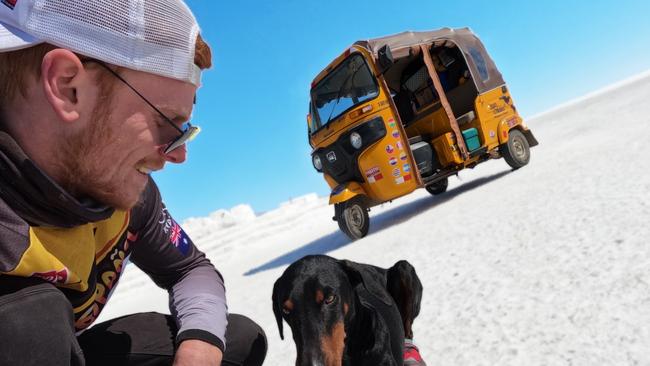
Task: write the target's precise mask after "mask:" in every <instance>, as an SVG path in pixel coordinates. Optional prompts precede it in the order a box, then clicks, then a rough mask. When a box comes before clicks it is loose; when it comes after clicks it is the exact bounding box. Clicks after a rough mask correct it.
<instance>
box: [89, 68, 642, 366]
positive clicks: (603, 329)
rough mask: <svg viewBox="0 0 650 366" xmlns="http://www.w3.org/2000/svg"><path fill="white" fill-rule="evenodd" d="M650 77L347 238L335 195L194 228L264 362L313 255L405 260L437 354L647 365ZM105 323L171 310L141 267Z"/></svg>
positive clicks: (423, 330) (282, 355) (284, 349)
mask: <svg viewBox="0 0 650 366" xmlns="http://www.w3.org/2000/svg"><path fill="white" fill-rule="evenodd" d="M648 99H650V74H644V75H641V76H639V77H637V78H634V79H631V80H628V81H626V82H623V83H620V84H618V85H616V86H613V87H611V88H608V89H607V90H603V91H601V92H598V93H594V94H592V95H589V96H587V97H585V98H581V99H580V100H577V101H574V102H571V103H568V104H565V105H563V106H560V107H558V108H556V109H555V110H553V111H550V112H547V113H544V114H542V115H539V116H536V117H533V118H531V119H529V120H528V121H527V123H528V125H529V127H530V128H531V129H532V130H533V132H534V133H535V135H536V137H537V139H538V140H539V141H540V145H539V146H537V147H535V148H533V149H532V159H531V162H530V164H529V165H528V166H526V167H524V168H522V169H520V170H517V171H511V170H510V169H509V168H508V166H507V165H506V163H505V162H504V161H503V160H496V161H490V162H487V163H485V164H482V165H479V166H478V167H476V168H475V169H474V170H468V171H463V172H461V174H460V177H459V179H456V178H452V179H451V181H450V189H449V191H448V192H447V193H446V194H445V195H442V196H439V197H432V196H429V195H428V194H427V193H426V192H425V191H424V190H419V191H417V192H416V193H414V194H411V195H409V196H406V197H404V198H401V199H398V200H396V201H394V202H393V203H390V204H385V205H383V206H382V207H378V208H375V209H373V210H372V212H371V229H370V234H369V235H368V236H367V237H366V238H364V239H362V240H359V241H356V242H350V241H349V240H348V239H346V238H345V237H344V236H343V234H342V233H340V232H339V231H338V228H337V226H336V223H335V222H333V221H332V220H331V216H332V213H333V209H332V207H329V206H327V199H326V198H319V197H316V196H315V195H310V196H305V197H302V198H300V199H296V200H294V201H293V202H290V203H286V204H284V205H283V206H281V207H280V208H278V209H276V210H274V211H271V212H267V213H265V214H263V215H261V216H259V217H255V216H254V214H252V210H251V209H250V207H247V206H240V207H237V208H235V209H233V210H232V211H219V212H216V213H214V214H213V215H211V216H210V217H207V218H201V219H190V220H188V221H187V222H186V223H185V225H184V226H185V228H186V230H187V231H188V232H189V233H190V235H191V236H192V237H193V239H194V240H195V242H196V243H197V245H198V246H199V247H200V248H202V249H203V250H204V251H206V252H207V254H208V256H209V258H210V259H211V260H212V261H213V263H214V264H215V265H216V266H217V267H218V268H219V269H220V271H221V272H222V273H223V275H224V276H225V278H226V286H227V289H228V299H229V305H230V311H232V312H237V313H242V314H246V315H248V316H250V317H252V318H254V319H255V320H257V321H258V322H259V323H260V324H261V326H262V327H263V328H264V329H265V330H266V333H267V336H268V339H269V352H268V357H267V362H266V363H265V364H266V365H291V364H293V361H294V358H295V347H294V345H293V342H292V341H291V336H290V334H287V333H289V332H290V331H289V330H288V329H287V327H286V326H285V339H286V340H285V341H284V342H283V341H281V340H280V338H279V335H278V332H277V329H276V325H275V319H274V317H273V313H272V310H271V300H270V299H271V290H272V286H273V282H274V281H275V279H276V278H278V277H279V275H280V274H281V273H282V271H283V270H284V269H285V268H286V266H287V265H288V264H289V263H291V262H292V261H294V260H296V259H298V258H300V257H302V256H303V255H306V254H312V253H324V254H328V255H331V256H334V257H337V258H348V259H351V260H354V261H359V262H368V263H373V264H375V265H379V266H384V267H388V266H390V265H392V264H393V263H394V262H395V261H397V260H399V259H407V260H408V261H410V262H411V263H412V264H413V265H414V266H415V268H416V269H417V272H418V274H419V276H420V277H421V279H422V282H423V285H424V289H425V292H424V297H423V303H422V312H421V315H420V317H419V318H418V319H416V322H415V326H414V332H415V341H416V343H417V344H418V345H419V346H420V348H421V352H422V355H423V356H424V357H425V360H426V361H427V363H428V365H429V366H433V365H585V366H593V365H650V248H649V247H648V238H650V162H649V161H648V159H649V158H650V102H649V101H648ZM124 276H125V277H124V278H123V280H122V281H121V283H120V285H119V286H118V289H117V291H116V293H115V294H114V296H113V298H112V299H111V301H110V303H109V305H108V306H107V307H106V309H105V310H104V313H103V314H102V316H101V318H100V321H101V320H106V319H108V318H110V317H114V316H117V315H122V314H127V313H130V312H136V311H148V310H156V311H161V312H167V311H168V310H167V295H166V293H165V292H164V291H162V290H160V289H158V288H156V287H155V286H154V285H153V284H152V283H151V282H150V281H149V279H148V278H147V277H146V276H145V275H143V274H142V273H141V272H140V271H139V270H137V268H135V266H133V265H130V266H129V267H128V268H127V270H126V273H125V275H124Z"/></svg>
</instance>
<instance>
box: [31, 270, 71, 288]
mask: <svg viewBox="0 0 650 366" xmlns="http://www.w3.org/2000/svg"><path fill="white" fill-rule="evenodd" d="M32 277H38V278H41V279H44V280H45V281H47V282H50V283H54V284H66V283H68V277H69V273H68V269H67V268H63V269H62V270H60V271H49V272H37V273H32Z"/></svg>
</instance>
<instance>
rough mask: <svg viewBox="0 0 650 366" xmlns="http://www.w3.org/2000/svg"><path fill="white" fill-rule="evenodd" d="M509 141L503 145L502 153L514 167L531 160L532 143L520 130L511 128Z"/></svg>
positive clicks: (516, 167) (517, 167) (519, 166)
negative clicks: (529, 142) (529, 143)
mask: <svg viewBox="0 0 650 366" xmlns="http://www.w3.org/2000/svg"><path fill="white" fill-rule="evenodd" d="M509 135H510V137H509V138H508V142H506V143H505V144H503V145H501V147H500V149H499V150H501V155H502V156H503V158H504V159H505V160H506V163H508V165H510V167H511V168H512V169H519V168H521V167H522V166H524V165H526V164H528V162H529V161H530V145H528V140H526V137H525V136H524V134H523V133H521V131H519V130H510V133H509Z"/></svg>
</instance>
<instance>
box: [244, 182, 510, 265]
mask: <svg viewBox="0 0 650 366" xmlns="http://www.w3.org/2000/svg"><path fill="white" fill-rule="evenodd" d="M511 172H513V170H506V171H502V172H500V173H496V174H493V175H490V176H487V177H483V178H479V179H476V180H473V181H470V182H467V183H464V184H462V185H460V186H458V187H456V188H454V189H451V190H449V191H447V192H446V193H444V194H442V195H440V196H435V197H430V196H427V197H423V198H420V199H417V200H415V201H413V202H409V203H407V204H404V205H401V206H399V207H395V208H393V209H390V210H388V211H386V212H383V213H381V214H379V215H377V216H375V217H373V224H372V227H371V228H370V234H374V233H378V232H381V231H383V230H386V229H389V228H390V227H392V226H394V225H397V224H401V223H403V222H406V221H408V220H410V219H411V218H413V217H416V216H418V215H420V214H422V213H423V212H425V211H428V210H430V209H432V208H434V207H436V206H438V205H440V204H443V203H445V202H447V201H450V200H452V199H454V198H455V197H456V196H458V195H460V194H463V193H466V192H468V191H471V190H473V189H475V188H478V187H481V186H483V185H486V184H488V183H490V182H492V181H495V180H497V179H499V178H502V177H503V176H505V175H507V174H509V173H511ZM352 242H353V241H352V240H350V239H349V238H348V237H347V236H346V235H345V234H343V233H342V232H340V231H335V232H332V233H331V234H327V235H325V236H323V237H322V238H319V239H316V240H314V241H312V242H310V243H308V244H306V245H304V246H302V247H300V248H296V249H294V250H292V251H290V252H288V253H286V254H283V255H281V256H279V257H277V258H275V259H272V260H270V261H269V262H267V263H265V264H262V265H261V266H258V267H255V268H252V269H250V270H248V271H247V272H245V273H244V276H252V275H254V274H257V273H259V272H263V271H267V270H270V269H273V268H277V267H281V266H288V265H290V264H291V263H293V262H295V261H297V260H298V259H300V258H302V257H304V256H306V255H312V254H327V253H329V252H331V251H333V250H336V249H338V248H342V247H344V246H346V245H349V244H352Z"/></svg>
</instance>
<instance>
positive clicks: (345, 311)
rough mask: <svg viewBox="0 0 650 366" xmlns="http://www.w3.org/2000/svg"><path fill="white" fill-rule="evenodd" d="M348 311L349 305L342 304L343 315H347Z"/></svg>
mask: <svg viewBox="0 0 650 366" xmlns="http://www.w3.org/2000/svg"><path fill="white" fill-rule="evenodd" d="M348 310H350V305H348V303H343V315H348Z"/></svg>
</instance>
